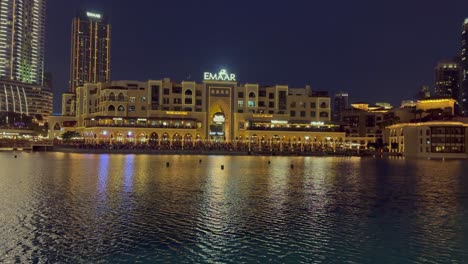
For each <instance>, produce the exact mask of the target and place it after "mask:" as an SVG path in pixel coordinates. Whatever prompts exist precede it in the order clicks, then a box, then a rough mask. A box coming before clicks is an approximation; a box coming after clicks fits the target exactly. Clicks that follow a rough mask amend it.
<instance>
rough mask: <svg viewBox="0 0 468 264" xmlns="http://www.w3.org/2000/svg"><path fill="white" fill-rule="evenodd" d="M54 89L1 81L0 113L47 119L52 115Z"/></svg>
mask: <svg viewBox="0 0 468 264" xmlns="http://www.w3.org/2000/svg"><path fill="white" fill-rule="evenodd" d="M52 96H53V94H52V89H50V88H48V87H44V86H41V85H35V84H26V83H20V82H15V81H6V80H0V112H15V113H19V114H25V115H30V116H37V115H40V116H42V117H43V118H44V119H47V118H48V117H49V116H50V115H52Z"/></svg>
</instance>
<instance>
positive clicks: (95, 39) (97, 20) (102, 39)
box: [70, 12, 111, 93]
mask: <svg viewBox="0 0 468 264" xmlns="http://www.w3.org/2000/svg"><path fill="white" fill-rule="evenodd" d="M110 33H111V29H110V25H109V24H108V23H106V22H105V20H104V19H103V17H102V15H101V14H97V13H92V12H86V13H84V14H82V15H80V16H78V17H75V18H73V22H72V36H71V42H72V43H71V65H70V92H72V93H74V92H75V91H76V87H78V86H80V85H83V84H85V83H98V82H108V81H109V80H110V41H111V38H110Z"/></svg>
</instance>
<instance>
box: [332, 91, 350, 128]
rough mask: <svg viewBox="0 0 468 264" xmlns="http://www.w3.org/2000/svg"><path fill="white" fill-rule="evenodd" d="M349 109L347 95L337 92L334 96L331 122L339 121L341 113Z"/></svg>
mask: <svg viewBox="0 0 468 264" xmlns="http://www.w3.org/2000/svg"><path fill="white" fill-rule="evenodd" d="M348 107H349V98H348V93H344V92H339V93H336V94H335V100H334V106H333V121H335V122H338V121H340V118H341V117H340V115H341V112H343V111H344V110H346V108H348Z"/></svg>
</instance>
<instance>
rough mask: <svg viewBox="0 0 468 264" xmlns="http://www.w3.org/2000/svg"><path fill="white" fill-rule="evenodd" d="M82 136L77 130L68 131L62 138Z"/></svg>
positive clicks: (68, 138)
mask: <svg viewBox="0 0 468 264" xmlns="http://www.w3.org/2000/svg"><path fill="white" fill-rule="evenodd" d="M77 137H81V135H80V133H78V132H76V131H67V132H65V133H63V134H62V139H63V140H65V141H69V140H72V139H74V138H77Z"/></svg>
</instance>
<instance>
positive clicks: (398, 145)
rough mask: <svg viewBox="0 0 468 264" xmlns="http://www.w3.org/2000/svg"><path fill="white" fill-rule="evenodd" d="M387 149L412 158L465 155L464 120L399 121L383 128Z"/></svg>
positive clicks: (467, 136)
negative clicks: (388, 146)
mask: <svg viewBox="0 0 468 264" xmlns="http://www.w3.org/2000/svg"><path fill="white" fill-rule="evenodd" d="M386 134H387V135H388V136H387V138H386V142H388V144H389V145H390V151H391V152H395V153H401V154H403V155H404V156H406V157H415V158H438V159H444V158H461V159H467V158H468V149H467V146H468V124H467V123H462V122H457V121H435V122H424V123H401V124H396V125H392V126H389V127H388V128H387V131H386Z"/></svg>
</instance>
